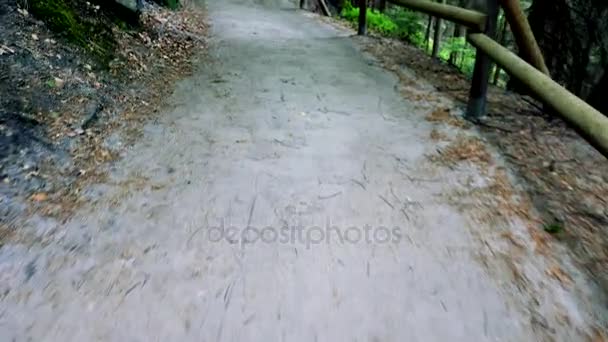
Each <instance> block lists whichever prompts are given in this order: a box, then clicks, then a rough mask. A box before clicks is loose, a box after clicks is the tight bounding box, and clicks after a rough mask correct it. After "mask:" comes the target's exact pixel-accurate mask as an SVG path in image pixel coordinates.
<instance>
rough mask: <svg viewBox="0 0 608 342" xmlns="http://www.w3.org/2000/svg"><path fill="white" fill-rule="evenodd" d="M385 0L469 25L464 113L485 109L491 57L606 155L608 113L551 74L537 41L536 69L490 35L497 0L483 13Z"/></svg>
mask: <svg viewBox="0 0 608 342" xmlns="http://www.w3.org/2000/svg"><path fill="white" fill-rule="evenodd" d="M388 1H389V2H390V3H392V4H395V5H398V6H402V7H407V8H409V9H413V10H416V11H420V12H424V13H427V14H429V15H432V16H435V17H439V18H442V19H446V20H450V21H453V22H456V23H459V24H462V25H465V26H467V27H468V28H469V29H470V31H469V33H468V34H467V40H468V41H469V42H470V43H471V44H472V45H473V46H475V47H476V48H477V54H476V58H475V69H474V72H473V78H472V81H471V90H470V94H469V103H468V106H467V111H466V116H467V117H468V118H470V119H477V118H479V117H480V116H482V115H484V114H485V111H486V102H487V89H488V81H489V75H490V69H491V61H494V62H495V63H496V64H498V65H499V66H500V67H502V68H503V69H504V70H505V71H506V72H507V73H509V74H510V75H511V76H512V77H515V78H516V79H518V80H519V81H520V82H522V83H523V84H524V85H525V86H527V87H528V89H529V90H530V92H531V93H532V94H533V95H535V97H536V98H537V99H538V100H540V101H542V102H543V103H544V104H545V105H548V106H549V107H551V108H552V109H553V110H554V111H555V112H556V113H557V114H559V115H560V116H561V117H562V118H563V119H564V120H566V121H567V122H568V123H569V124H570V125H571V126H572V127H574V128H575V129H576V130H577V131H578V132H579V134H581V135H582V136H583V138H585V139H586V140H587V141H588V142H589V143H590V144H591V145H592V146H594V147H595V148H596V149H597V150H598V151H599V152H600V153H602V154H603V155H604V156H605V157H607V158H608V117H606V116H605V115H603V114H602V113H600V112H599V111H597V110H596V109H595V108H593V107H591V106H590V105H589V104H587V103H586V102H585V101H583V100H581V99H580V98H578V97H577V96H576V95H574V94H572V93H571V92H569V91H568V90H567V89H566V88H564V87H562V86H561V85H560V84H558V83H557V82H555V81H553V80H552V79H551V78H550V77H549V75H548V72H546V67H545V66H544V62H543V61H542V55H540V61H539V59H538V56H539V54H540V52H539V50H538V46H537V45H535V44H536V42H535V41H534V42H533V45H534V46H532V52H533V53H532V55H535V56H534V57H535V58H536V59H535V61H534V60H533V62H536V64H537V68H538V69H541V70H542V71H539V70H538V69H537V68H535V67H534V66H532V65H531V64H529V63H527V62H526V61H524V60H523V59H522V58H520V57H519V56H517V55H516V54H514V53H513V52H511V51H509V50H508V49H507V48H505V47H503V46H501V45H500V44H498V43H497V42H495V41H494V40H493V37H494V36H495V34H496V22H497V18H498V11H499V0H486V13H480V12H477V11H473V10H469V9H464V8H461V7H457V6H451V5H444V4H440V3H436V2H432V1H429V0H388ZM500 2H501V3H502V4H503V7H505V10H507V8H506V6H505V4H508V1H507V0H500ZM358 3H359V8H360V11H359V30H358V32H359V34H365V33H366V32H365V31H366V7H367V1H366V0H359V2H358ZM509 10H510V9H509ZM506 12H507V11H505V13H506ZM526 24H527V23H526ZM513 31H514V33H516V32H517V30H513ZM516 38H518V37H516ZM522 38H523V39H522V40H520V41H525V39H528V40H529V38H530V37H529V36H528V37H522ZM516 40H517V39H516ZM532 40H533V36H532ZM522 47H523V48H527V47H525V46H520V50H521V49H522ZM533 59H534V58H533ZM543 69H544V70H543ZM543 71H544V72H543Z"/></svg>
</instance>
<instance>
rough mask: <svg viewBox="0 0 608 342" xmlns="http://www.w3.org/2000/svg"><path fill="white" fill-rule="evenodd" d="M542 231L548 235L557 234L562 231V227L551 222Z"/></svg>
mask: <svg viewBox="0 0 608 342" xmlns="http://www.w3.org/2000/svg"><path fill="white" fill-rule="evenodd" d="M543 229H544V230H545V231H546V232H547V233H549V234H557V233H559V232H561V231H562V230H564V225H563V224H562V223H560V222H553V223H548V224H545V225H544V227H543Z"/></svg>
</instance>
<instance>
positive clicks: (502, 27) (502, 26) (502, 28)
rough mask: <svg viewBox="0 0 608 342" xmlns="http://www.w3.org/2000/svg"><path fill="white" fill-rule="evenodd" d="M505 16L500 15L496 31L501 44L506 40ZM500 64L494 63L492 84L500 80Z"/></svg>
mask: <svg viewBox="0 0 608 342" xmlns="http://www.w3.org/2000/svg"><path fill="white" fill-rule="evenodd" d="M507 24H508V22H507V18H506V16H504V15H503V16H502V17H501V18H500V24H499V26H500V31H499V32H498V43H499V44H500V45H502V46H505V42H506V41H507ZM500 72H501V70H500V65H498V64H496V68H495V69H494V79H493V80H492V84H493V85H498V81H499V80H500Z"/></svg>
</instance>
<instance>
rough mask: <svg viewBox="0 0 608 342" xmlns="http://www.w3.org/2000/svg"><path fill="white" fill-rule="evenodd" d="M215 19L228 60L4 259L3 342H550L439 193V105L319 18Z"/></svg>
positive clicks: (226, 15) (255, 12)
mask: <svg viewBox="0 0 608 342" xmlns="http://www.w3.org/2000/svg"><path fill="white" fill-rule="evenodd" d="M270 2H271V3H272V1H270ZM279 7H280V6H279ZM208 9H209V13H210V18H211V20H212V28H213V40H212V42H211V45H210V51H211V54H212V62H210V63H209V64H208V65H204V66H201V68H200V71H198V72H197V73H195V75H194V76H192V77H190V78H189V79H187V80H184V81H183V82H181V84H180V85H179V86H178V89H177V90H176V92H175V95H174V96H173V98H172V99H171V100H170V102H171V103H172V104H173V105H174V108H173V109H171V110H169V112H168V113H166V114H165V115H163V116H162V117H161V118H160V119H159V120H158V121H157V122H154V123H150V124H148V125H147V126H146V128H145V134H144V136H143V138H142V139H141V140H140V141H139V143H137V144H136V145H135V146H132V147H131V148H130V149H129V150H128V152H127V153H126V155H125V156H124V158H123V159H122V160H121V161H119V162H118V163H117V164H115V165H113V166H112V174H111V181H110V183H113V184H115V185H103V186H102V185H100V186H98V187H96V188H93V189H92V192H96V194H95V195H92V196H98V197H96V198H97V199H96V201H94V203H93V204H91V205H88V206H87V207H85V208H83V210H81V211H80V212H79V213H78V214H77V215H75V217H74V218H72V219H71V220H70V221H69V222H67V223H66V224H65V225H58V226H56V227H53V232H52V234H51V233H49V234H47V235H45V236H48V239H49V240H48V241H45V243H40V244H37V245H34V246H27V247H26V246H24V245H6V246H4V248H3V249H2V250H1V251H2V253H0V270H1V271H2V273H1V274H2V277H3V281H2V285H1V286H2V289H1V290H2V291H3V293H4V296H3V297H2V301H1V302H0V308H1V309H0V317H1V318H0V321H1V322H2V324H0V336H2V337H3V338H2V340H12V338H16V340H17V341H20V340H26V339H27V338H32V339H33V340H36V341H43V340H57V341H90V340H114V341H124V340H138V341H139V340H141V341H152V340H160V341H253V340H255V341H278V340H281V341H313V340H314V341H464V340H466V341H497V340H498V341H531V340H535V339H536V338H537V334H538V329H539V328H538V327H539V325H538V324H537V323H536V322H537V320H538V319H539V318H538V317H531V316H530V315H531V314H530V312H529V311H528V309H527V308H526V307H522V305H521V301H520V299H519V297H520V294H519V293H517V292H515V291H514V290H513V289H514V287H513V286H511V285H508V284H507V285H505V283H504V279H501V278H498V279H497V278H495V276H491V275H490V274H489V273H488V272H487V270H486V269H484V268H483V266H482V264H481V263H480V262H479V254H480V253H481V252H480V251H487V246H486V245H484V243H482V242H481V241H482V239H478V238H476V237H474V236H473V234H471V229H472V228H471V227H472V226H471V223H470V222H469V220H468V219H467V218H466V215H465V213H463V212H461V211H459V210H457V209H455V208H452V207H451V206H449V205H447V204H445V201H444V200H443V199H442V197H441V196H440V195H441V194H443V193H446V191H447V192H449V191H452V190H455V189H457V188H458V185H457V182H455V181H454V179H456V178H458V177H459V174H458V173H457V172H455V173H454V174H449V173H448V174H442V173H441V172H439V171H438V169H437V168H436V167H434V166H432V165H431V163H430V162H429V161H428V158H427V157H426V155H427V154H432V153H435V151H436V149H437V143H436V142H434V141H432V140H431V139H430V138H429V135H430V132H431V130H432V129H433V125H432V124H431V123H428V122H426V121H424V120H421V118H422V117H424V115H425V114H426V113H427V112H428V109H427V110H425V109H420V108H419V107H417V104H416V103H413V102H408V101H407V100H404V99H403V98H402V97H401V95H400V94H399V92H398V91H397V90H396V84H397V83H398V80H397V79H396V77H395V76H394V75H392V74H391V73H389V72H387V71H385V70H383V69H382V68H380V67H379V66H378V65H377V63H376V62H375V61H374V60H373V59H372V58H371V57H369V56H365V55H363V54H362V53H361V52H360V51H359V50H358V49H357V47H356V44H355V43H354V42H353V41H352V39H351V38H350V37H349V36H348V33H347V32H343V31H340V30H338V29H335V28H332V27H330V26H327V25H322V24H320V23H319V22H318V21H317V20H316V19H314V18H313V17H312V16H311V15H305V14H303V12H300V11H297V10H295V9H293V8H286V7H285V8H277V7H276V6H275V7H267V6H264V5H260V4H253V5H252V4H249V2H247V1H244V0H243V1H240V2H239V1H233V2H227V1H225V0H213V1H210V3H209V4H208ZM463 172H466V173H467V176H469V177H473V178H479V179H481V178H482V176H481V175H478V174H476V172H477V171H475V169H474V168H471V169H466V171H463ZM93 190H95V191H93ZM248 226H249V227H256V230H254V229H250V230H245V227H248ZM212 227H215V228H212ZM264 227H266V228H265V229H263V230H262V228H264ZM286 227H287V228H286ZM38 229H39V230H41V229H43V227H38ZM474 229H475V231H477V232H478V234H481V235H483V234H491V233H489V232H491V231H492V227H483V226H481V227H480V226H475V227H474ZM484 232H485V233H484ZM220 233H223V236H221V235H220ZM488 253H489V252H488ZM15 260H21V262H15ZM556 329H558V330H557V334H560V333H562V332H563V331H561V328H560V327H557V328H556ZM564 329H566V328H564ZM566 331H567V330H566ZM554 332H555V330H554ZM4 337H6V339H5V338H4ZM563 337H564V338H565V339H566V340H568V336H566V335H563Z"/></svg>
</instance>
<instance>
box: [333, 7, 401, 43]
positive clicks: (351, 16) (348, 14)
mask: <svg viewBox="0 0 608 342" xmlns="http://www.w3.org/2000/svg"><path fill="white" fill-rule="evenodd" d="M341 15H342V18H344V19H346V20H348V21H350V22H352V23H357V22H358V20H359V8H355V7H353V6H352V5H351V4H350V2H347V3H346V5H345V6H344V8H343V9H342V13H341ZM367 26H368V28H369V29H370V30H374V31H376V32H378V33H381V34H383V35H387V36H394V35H395V34H396V33H397V29H398V27H397V24H395V23H394V22H393V21H392V20H391V18H389V17H388V16H386V15H385V14H382V13H379V12H375V11H373V10H371V9H369V8H368V9H367Z"/></svg>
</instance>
